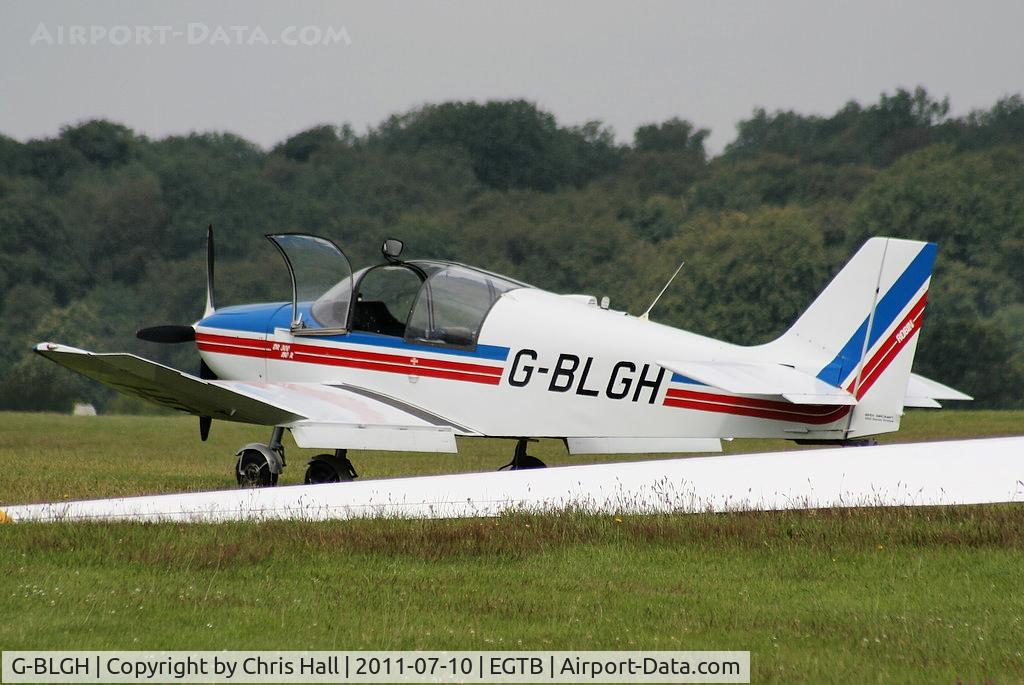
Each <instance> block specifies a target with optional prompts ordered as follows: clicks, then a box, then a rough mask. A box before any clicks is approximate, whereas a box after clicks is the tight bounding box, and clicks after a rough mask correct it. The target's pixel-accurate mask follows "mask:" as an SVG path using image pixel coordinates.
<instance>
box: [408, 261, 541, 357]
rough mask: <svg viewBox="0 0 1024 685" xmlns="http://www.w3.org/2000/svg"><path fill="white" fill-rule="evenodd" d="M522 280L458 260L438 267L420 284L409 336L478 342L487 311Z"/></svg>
mask: <svg viewBox="0 0 1024 685" xmlns="http://www.w3.org/2000/svg"><path fill="white" fill-rule="evenodd" d="M521 287H523V285H522V284H520V283H517V282H515V281H511V280H508V279H505V278H502V277H500V276H496V275H493V274H488V273H485V272H483V271H478V270H476V269H471V268H468V267H464V266H461V265H458V264H449V265H445V266H443V268H439V269H437V270H436V271H435V272H434V273H433V274H432V275H431V276H430V277H429V278H428V279H427V280H426V282H425V283H424V284H423V287H422V288H420V291H419V294H418V295H417V297H416V304H415V305H413V309H412V314H411V315H410V316H409V324H408V326H407V327H406V331H405V335H406V337H407V338H410V339H414V340H419V341H423V342H440V343H446V344H449V345H460V346H468V345H475V344H476V339H477V336H479V335H480V328H481V327H482V326H483V323H484V319H485V318H487V313H488V312H490V311H491V307H492V306H494V303H495V302H497V301H498V298H499V297H501V296H502V295H503V294H504V293H507V292H508V291H510V290H514V289H516V288H521Z"/></svg>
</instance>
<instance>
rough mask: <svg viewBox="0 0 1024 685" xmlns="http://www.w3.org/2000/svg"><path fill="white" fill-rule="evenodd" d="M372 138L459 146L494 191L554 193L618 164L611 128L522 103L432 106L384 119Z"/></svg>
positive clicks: (392, 144)
mask: <svg viewBox="0 0 1024 685" xmlns="http://www.w3.org/2000/svg"><path fill="white" fill-rule="evenodd" d="M370 142H371V143H372V144H374V145H381V146H383V147H385V148H386V149H388V150H393V151H405V152H413V151H416V150H420V149H422V148H424V147H442V148H456V149H460V150H463V151H465V152H466V153H467V154H468V155H469V158H470V163H471V166H472V169H473V173H474V174H475V175H476V177H477V179H478V180H479V181H480V182H481V183H482V184H484V185H485V186H487V187H489V188H494V189H497V190H510V189H514V188H529V189H534V190H543V191H552V190H555V189H557V188H559V187H560V186H564V185H574V186H577V187H578V186H581V185H583V184H585V183H587V182H588V181H590V180H592V179H594V178H596V177H598V176H600V175H602V174H604V173H607V172H609V171H611V170H612V169H614V168H615V166H616V165H617V164H618V162H619V151H618V150H617V149H616V148H615V145H614V141H613V137H612V134H611V131H609V130H608V129H606V128H604V127H602V126H600V125H599V124H598V123H596V122H592V123H588V124H586V125H584V126H582V127H578V128H562V127H559V126H558V124H557V123H556V122H555V118H554V116H553V115H551V114H549V113H547V112H543V111H541V110H539V109H538V108H537V107H536V105H534V104H532V103H530V102H526V101H525V100H515V101H508V102H496V101H491V102H487V103H485V104H482V105H481V104H477V103H475V102H449V103H445V104H441V105H427V106H425V107H423V108H421V109H418V110H414V111H412V112H409V113H408V114H404V115H401V116H393V117H391V118H390V119H388V120H387V121H386V122H384V123H383V124H382V125H381V126H380V127H379V128H378V129H377V130H376V131H375V132H374V133H373V134H372V135H371V136H370Z"/></svg>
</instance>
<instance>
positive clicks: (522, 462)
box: [512, 454, 548, 471]
mask: <svg viewBox="0 0 1024 685" xmlns="http://www.w3.org/2000/svg"><path fill="white" fill-rule="evenodd" d="M547 467H548V465H547V464H545V463H544V462H542V461H541V460H540V459H538V458H537V457H531V456H530V455H529V454H524V455H523V456H522V457H520V458H519V463H518V464H516V465H515V466H513V467H512V470H513V471H523V470H525V469H546V468H547Z"/></svg>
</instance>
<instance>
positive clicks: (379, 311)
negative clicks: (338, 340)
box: [308, 260, 531, 346]
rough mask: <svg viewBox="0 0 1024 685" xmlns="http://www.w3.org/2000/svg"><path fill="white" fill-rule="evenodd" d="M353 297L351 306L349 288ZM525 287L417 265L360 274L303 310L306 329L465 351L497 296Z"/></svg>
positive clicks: (463, 269)
mask: <svg viewBox="0 0 1024 685" xmlns="http://www.w3.org/2000/svg"><path fill="white" fill-rule="evenodd" d="M353 283H354V284H355V287H356V290H357V295H356V298H355V300H354V302H355V304H354V307H352V311H353V314H352V316H351V321H350V320H349V311H350V306H352V302H353V298H352V286H353ZM528 287H531V286H528V285H526V284H525V283H521V282H519V281H515V280H513V279H510V278H506V277H504V276H499V275H497V274H492V273H489V272H486V271H483V270H480V269H476V268H473V267H469V266H464V265H462V264H454V263H451V262H440V261H433V260H417V261H414V262H406V263H398V264H381V265H378V266H372V267H367V268H365V269H360V270H359V271H357V272H355V274H353V276H352V278H351V279H350V278H342V279H341V280H339V281H337V282H336V283H335V284H334V285H333V286H331V287H330V288H328V289H327V290H326V292H324V293H323V294H322V295H320V297H318V298H317V299H316V300H315V301H314V302H313V303H312V306H310V308H309V314H310V316H309V317H308V318H309V324H310V325H312V326H319V327H323V328H329V329H341V328H348V327H349V325H351V329H352V330H353V331H364V332H369V333H378V334H381V335H390V336H394V337H404V338H405V339H407V340H413V341H419V342H431V343H442V344H449V345H459V346H471V345H475V344H476V339H477V337H478V336H479V334H480V329H481V327H482V326H483V322H484V319H485V318H486V317H487V314H488V312H490V310H491V307H492V306H493V305H494V303H495V302H497V300H498V298H500V297H501V295H502V294H503V293H506V292H508V291H510V290H515V289H516V288H528Z"/></svg>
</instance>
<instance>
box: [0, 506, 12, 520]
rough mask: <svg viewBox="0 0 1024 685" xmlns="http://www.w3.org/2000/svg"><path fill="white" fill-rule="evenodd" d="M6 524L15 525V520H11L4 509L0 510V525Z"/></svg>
mask: <svg viewBox="0 0 1024 685" xmlns="http://www.w3.org/2000/svg"><path fill="white" fill-rule="evenodd" d="M4 523H14V520H13V519H11V517H10V516H8V515H7V512H6V511H4V510H3V509H0V524H4Z"/></svg>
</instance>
